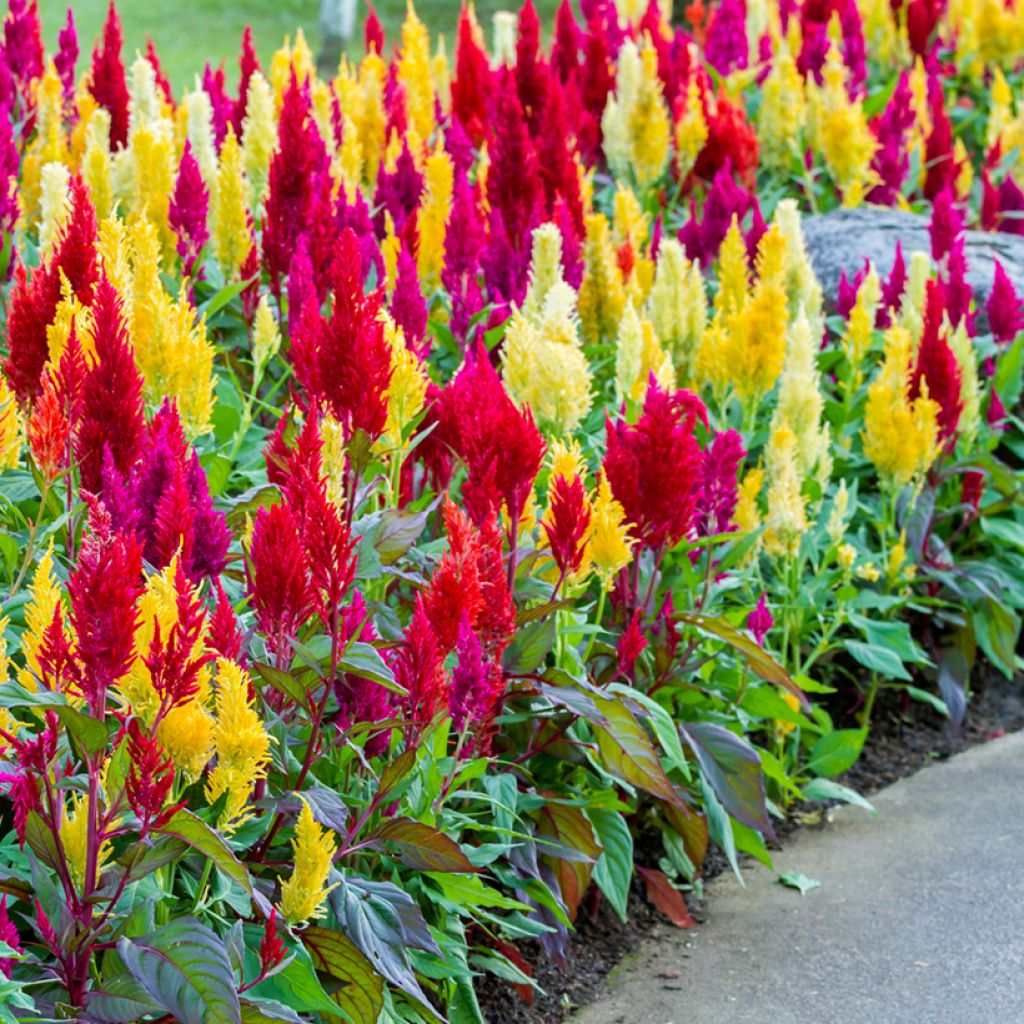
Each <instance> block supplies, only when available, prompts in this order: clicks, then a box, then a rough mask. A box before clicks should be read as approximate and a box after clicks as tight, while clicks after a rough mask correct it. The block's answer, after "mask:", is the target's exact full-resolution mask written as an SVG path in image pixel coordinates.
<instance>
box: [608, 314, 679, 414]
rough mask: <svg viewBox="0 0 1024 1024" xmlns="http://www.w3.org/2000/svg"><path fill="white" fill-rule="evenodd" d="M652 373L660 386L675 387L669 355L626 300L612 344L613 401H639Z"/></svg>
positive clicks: (667, 388) (647, 322)
mask: <svg viewBox="0 0 1024 1024" xmlns="http://www.w3.org/2000/svg"><path fill="white" fill-rule="evenodd" d="M652 373H653V374H654V377H655V380H657V382H658V384H659V385H660V386H661V387H662V388H665V389H666V390H670V391H671V390H674V389H675V386H676V374H675V367H674V366H673V365H672V357H671V356H670V355H669V354H668V353H667V352H666V351H665V350H664V349H663V348H662V347H661V344H660V343H659V341H658V338H657V335H655V333H654V328H653V326H652V325H651V322H650V321H649V320H646V319H644V320H641V319H640V317H639V316H637V312H636V309H635V308H634V306H633V304H632V303H631V302H627V303H626V312H625V313H624V314H623V317H622V323H621V324H620V325H619V336H618V340H617V343H616V348H615V400H616V402H622V401H623V400H624V399H626V398H629V399H630V400H631V401H633V402H642V401H643V399H644V396H645V395H646V394H647V386H648V384H649V383H650V379H651V374H652Z"/></svg>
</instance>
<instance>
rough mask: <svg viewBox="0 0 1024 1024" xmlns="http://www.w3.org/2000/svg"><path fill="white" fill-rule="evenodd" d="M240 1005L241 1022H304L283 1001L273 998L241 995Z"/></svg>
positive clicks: (259, 1023) (255, 1023)
mask: <svg viewBox="0 0 1024 1024" xmlns="http://www.w3.org/2000/svg"><path fill="white" fill-rule="evenodd" d="M240 1003H241V1006H242V1024H279V1022H282V1021H283V1022H284V1024H305V1021H303V1019H302V1018H301V1017H300V1016H299V1015H298V1014H297V1013H296V1012H295V1011H294V1010H291V1009H289V1008H288V1007H287V1006H285V1005H284V1003H279V1002H277V1001H276V1000H274V999H253V998H251V997H249V996H243V997H242V998H241V1000H240Z"/></svg>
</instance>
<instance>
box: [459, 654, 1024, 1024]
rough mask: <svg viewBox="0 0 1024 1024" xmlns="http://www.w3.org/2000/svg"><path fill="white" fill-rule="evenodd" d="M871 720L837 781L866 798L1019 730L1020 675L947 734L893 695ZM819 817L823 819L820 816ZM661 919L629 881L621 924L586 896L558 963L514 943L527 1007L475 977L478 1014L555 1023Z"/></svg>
mask: <svg viewBox="0 0 1024 1024" xmlns="http://www.w3.org/2000/svg"><path fill="white" fill-rule="evenodd" d="M978 674H980V673H978ZM874 718H875V721H874V723H873V727H872V732H871V736H870V739H869V740H868V744H867V746H866V747H865V749H864V752H863V754H862V755H861V758H860V760H859V761H858V762H857V764H856V765H854V767H853V768H852V769H851V770H850V771H849V772H847V773H846V774H845V775H844V776H843V777H842V778H841V779H840V780H839V781H841V782H843V783H844V784H845V785H847V786H850V787H852V788H854V789H856V790H857V791H858V792H860V793H863V794H865V795H870V794H871V793H873V792H876V791H877V790H879V789H882V788H884V787H885V786H888V785H890V784H891V783H893V782H895V781H896V780H897V779H901V778H904V777H905V776H907V775H912V774H913V773H914V772H916V771H918V770H919V769H920V768H923V767H924V766H925V765H927V764H930V763H932V762H933V761H942V760H945V759H946V758H948V757H951V756H952V755H954V754H958V753H960V752H961V751H963V750H966V749H967V748H968V747H971V746H974V745H975V744H977V743H984V742H987V741H988V740H991V739H995V738H997V737H998V736H1002V735H1004V734H1006V733H1011V732H1016V731H1018V730H1020V729H1024V679H1016V680H1007V679H1006V678H1004V677H1003V676H1002V675H1000V674H998V673H996V672H989V673H988V674H987V676H986V677H985V679H984V680H983V682H982V685H981V686H980V687H979V688H978V690H977V691H976V692H975V693H974V694H973V695H972V697H971V701H970V707H969V710H968V716H967V721H966V722H965V723H964V725H963V728H962V729H961V730H960V732H959V733H955V732H953V731H952V730H951V728H950V726H949V723H948V721H947V720H946V719H944V718H943V717H941V716H940V715H939V714H937V713H936V712H935V711H934V710H933V709H932V708H931V707H929V706H928V705H924V704H918V703H916V702H910V703H909V704H906V703H904V701H903V700H902V699H901V698H900V696H899V694H897V693H893V694H892V695H889V696H888V697H887V699H885V700H881V699H880V700H879V703H878V705H877V710H876V714H875V716H874ZM815 806H816V807H818V806H820V805H815ZM808 809H809V808H808ZM802 810H804V809H802V808H795V813H794V817H793V818H791V819H789V820H788V821H787V822H785V823H782V827H780V828H779V829H778V831H779V835H780V837H782V838H783V839H784V838H785V836H786V835H787V834H788V833H790V832H792V831H793V829H794V828H797V827H799V826H800V822H801V819H802V814H801V811H802ZM818 817H819V818H820V820H821V821H824V816H818ZM649 842H650V857H648V858H646V862H647V863H650V864H654V863H656V862H657V857H658V850H659V848H660V841H659V840H658V839H657V837H653V836H652V837H650V840H649ZM645 845H647V842H645V840H643V839H642V840H641V842H640V844H639V849H638V854H639V859H640V860H641V861H644V860H645V858H644V857H643V852H644V849H643V848H644V846H645ZM725 867H726V862H725V858H724V857H723V856H722V855H721V853H720V852H719V851H718V850H716V849H714V848H712V849H711V851H710V852H709V854H708V860H707V861H706V862H705V864H704V878H705V879H709V878H713V877H714V876H715V875H718V874H720V873H721V871H722V870H723V869H724V868H725ZM593 904H596V906H594V905H593ZM588 905H590V906H589V910H588ZM690 909H691V912H692V914H693V917H694V919H695V920H697V921H698V922H700V921H702V920H704V919H705V914H704V908H703V907H702V906H701V905H700V904H699V902H697V901H695V900H691V901H690ZM665 922H666V919H665V918H664V917H663V916H662V915H661V913H659V911H657V910H655V909H654V908H653V907H652V906H651V905H650V904H649V903H648V902H647V900H646V898H645V897H644V895H643V890H642V886H640V884H639V883H638V882H637V881H636V880H635V879H634V882H633V890H632V892H631V894H630V900H629V921H628V922H627V923H626V924H623V923H622V922H621V921H620V920H619V919H618V918H617V917H616V915H615V913H614V911H613V910H612V909H611V907H609V906H608V903H607V902H606V901H604V900H594V901H590V900H585V901H584V903H583V905H582V906H581V908H580V914H579V919H578V920H577V922H576V932H575V934H574V935H573V936H572V939H571V941H570V945H569V949H568V953H567V962H566V963H565V964H563V965H557V964H554V963H552V962H551V961H550V959H548V958H547V957H545V956H544V955H543V954H542V953H541V952H540V950H539V949H538V948H537V947H536V945H535V944H533V943H525V944H523V945H522V946H521V947H520V952H521V953H522V955H523V957H524V959H525V960H526V961H527V962H528V963H529V964H530V965H531V966H532V968H533V971H534V978H535V980H536V982H537V984H538V985H539V986H540V988H541V989H542V990H543V992H542V993H540V992H538V993H535V995H534V998H533V1005H532V1006H527V1005H526V1003H525V1002H523V1000H522V999H521V998H520V997H519V996H518V995H517V994H516V992H515V990H514V989H512V988H511V987H510V986H509V985H508V984H507V983H506V982H502V981H498V980H497V979H495V978H492V977H490V976H483V977H481V978H479V979H478V986H477V995H478V997H479V1000H480V1005H481V1007H482V1009H483V1013H484V1017H485V1018H486V1020H487V1022H488V1024H561V1022H563V1021H565V1020H566V1019H567V1018H568V1017H569V1016H570V1014H571V1013H572V1012H573V1011H574V1010H575V1009H577V1008H578V1007H580V1006H583V1005H584V1004H586V1003H587V1002H589V1001H590V1000H591V999H593V998H594V996H595V995H596V994H597V992H598V991H599V990H600V988H601V985H602V983H603V982H604V979H605V978H606V977H607V975H608V974H609V972H610V971H611V970H612V968H614V967H615V966H616V965H617V964H618V963H619V962H620V961H622V960H623V959H624V958H625V957H627V956H630V955H631V954H633V953H635V952H637V950H638V949H639V947H640V943H641V941H642V940H643V939H644V938H645V937H646V936H647V935H648V934H650V931H651V929H652V927H653V926H654V925H655V924H658V923H665Z"/></svg>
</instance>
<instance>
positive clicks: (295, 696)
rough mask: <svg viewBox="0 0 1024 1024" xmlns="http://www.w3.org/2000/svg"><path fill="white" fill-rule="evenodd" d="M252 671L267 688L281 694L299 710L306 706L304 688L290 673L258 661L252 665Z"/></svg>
mask: <svg viewBox="0 0 1024 1024" xmlns="http://www.w3.org/2000/svg"><path fill="white" fill-rule="evenodd" d="M252 670H253V672H255V673H256V675H257V676H258V677H259V678H260V679H262V680H263V682H265V683H266V684H267V685H268V686H272V687H273V688H274V689H275V690H277V692H278V693H283V694H284V695H285V696H286V697H288V698H289V699H290V700H292V701H294V702H295V703H296V704H297V705H298V706H299V707H300V708H304V707H305V706H306V688H305V687H304V686H303V685H302V683H300V682H299V681H298V680H297V679H296V678H295V676H293V675H292V674H291V673H290V672H285V671H283V670H282V669H279V668H276V667H275V666H273V665H264V664H263V663H262V662H259V661H255V662H253V663H252Z"/></svg>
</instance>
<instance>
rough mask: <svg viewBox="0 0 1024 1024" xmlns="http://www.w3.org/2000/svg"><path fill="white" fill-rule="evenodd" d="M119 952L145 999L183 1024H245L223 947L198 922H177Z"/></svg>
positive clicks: (123, 945)
mask: <svg viewBox="0 0 1024 1024" xmlns="http://www.w3.org/2000/svg"><path fill="white" fill-rule="evenodd" d="M117 950H118V953H119V954H120V955H121V959H122V960H123V961H124V965H125V967H126V968H127V969H128V973H129V974H131V976H132V977H133V978H134V979H135V980H136V981H137V982H138V983H139V985H141V986H142V988H143V989H144V990H145V992H146V994H147V995H148V996H149V997H150V998H151V999H152V1000H153V1001H154V1002H155V1003H158V1004H159V1005H160V1006H161V1007H163V1009H164V1010H166V1011H167V1012H168V1013H169V1014H171V1015H172V1016H173V1017H176V1018H177V1019H178V1020H179V1021H180V1022H181V1024H241V1020H242V1015H241V1007H240V1006H239V1003H238V994H237V991H236V988H237V982H236V980H235V977H234V975H233V972H232V970H231V964H230V962H229V960H228V955H227V951H226V950H225V948H224V943H223V942H221V940H220V939H219V938H218V937H217V936H216V935H215V934H214V933H213V932H212V931H211V930H210V929H209V928H208V927H207V926H206V925H204V924H202V923H200V922H199V921H197V920H195V918H191V917H182V918H178V919H177V920H174V921H171V922H170V923H169V924H166V925H164V926H163V927H162V928H159V929H158V930H157V931H155V932H152V933H151V934H149V935H144V936H142V937H140V938H136V939H129V938H122V939H121V940H120V941H119V942H118V944H117Z"/></svg>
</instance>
